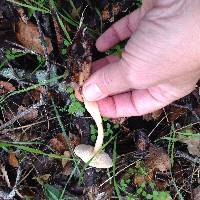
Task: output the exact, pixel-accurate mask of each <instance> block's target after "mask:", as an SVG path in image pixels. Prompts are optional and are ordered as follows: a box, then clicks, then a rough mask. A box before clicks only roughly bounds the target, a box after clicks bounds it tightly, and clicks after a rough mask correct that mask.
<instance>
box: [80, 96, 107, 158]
mask: <svg viewBox="0 0 200 200" xmlns="http://www.w3.org/2000/svg"><path fill="white" fill-rule="evenodd" d="M84 104H85V108H86V109H87V111H88V112H89V113H90V115H91V116H92V118H93V119H94V121H95V123H96V125H97V129H98V132H97V133H98V135H97V140H96V143H95V147H94V154H95V153H97V152H98V151H99V150H100V149H101V147H102V145H103V138H104V131H103V124H102V119H101V115H100V112H99V107H98V104H97V102H94V101H93V102H91V101H86V100H85V99H84Z"/></svg>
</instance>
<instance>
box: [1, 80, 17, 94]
mask: <svg viewBox="0 0 200 200" xmlns="http://www.w3.org/2000/svg"><path fill="white" fill-rule="evenodd" d="M14 90H16V88H15V87H14V86H13V85H12V84H11V83H9V82H6V81H0V94H5V93H8V92H12V91H14Z"/></svg>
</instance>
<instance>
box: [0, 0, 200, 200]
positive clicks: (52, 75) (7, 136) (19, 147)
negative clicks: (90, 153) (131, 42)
mask: <svg viewBox="0 0 200 200" xmlns="http://www.w3.org/2000/svg"><path fill="white" fill-rule="evenodd" d="M16 2H18V3H22V4H23V5H24V4H25V5H27V4H28V3H29V4H28V5H29V6H30V5H31V6H34V7H37V8H41V10H45V8H46V9H47V10H45V11H48V12H49V13H44V11H43V12H41V11H34V10H33V9H30V8H27V6H26V7H24V6H22V4H21V6H19V5H17V4H15V3H9V2H7V1H6V0H1V2H0V94H1V96H0V105H1V113H0V147H1V148H0V154H1V155H0V173H1V176H0V199H16V200H20V199H49V200H51V199H62V200H64V199H91V200H93V199H120V198H121V199H129V200H131V199H141V200H143V199H147V196H145V195H149V196H148V197H149V198H150V195H153V194H157V197H154V198H153V196H152V198H150V199H156V198H157V199H162V198H164V199H170V198H171V199H186V200H187V199H193V197H195V198H197V197H198V196H199V183H200V179H199V170H200V168H199V165H200V157H199V155H200V153H199V140H200V138H199V133H200V96H199V91H198V87H197V88H196V90H195V91H193V92H192V93H191V94H189V95H188V96H186V97H184V98H182V99H180V100H178V101H176V102H175V103H173V104H171V105H169V106H167V107H165V108H164V109H162V110H159V111H157V112H155V113H151V114H148V115H145V116H141V117H131V118H123V119H117V120H112V119H104V122H103V123H104V129H105V132H106V137H105V140H104V143H105V144H107V145H106V147H105V151H106V152H107V153H108V154H109V155H110V156H111V158H113V163H114V166H113V168H110V169H109V170H103V169H95V168H92V167H88V166H85V164H84V163H83V162H82V161H81V160H79V159H78V158H77V157H75V155H74V153H73V149H74V148H75V147H76V146H77V145H78V144H81V143H84V144H90V145H94V143H95V137H96V136H95V134H96V133H95V128H96V127H95V124H94V121H93V120H92V119H91V117H90V116H89V114H88V113H87V112H86V111H85V109H84V106H83V104H82V103H81V102H79V101H78V100H77V99H76V97H75V95H74V90H75V89H76V88H77V86H80V85H82V84H83V82H84V81H85V77H86V76H88V73H89V71H87V73H86V75H83V71H85V70H87V69H86V67H88V66H90V65H91V64H92V61H95V60H97V59H99V58H102V57H104V56H106V55H107V54H108V53H110V52H107V53H100V52H98V51H97V50H96V48H95V40H96V39H97V38H98V36H99V35H100V34H101V32H103V31H105V30H106V29H107V28H108V27H110V26H111V25H112V24H113V23H114V22H116V21H117V20H118V19H120V18H122V17H123V16H125V15H127V14H129V13H130V12H132V11H133V10H135V9H136V8H138V6H139V1H136V0H135V1H130V0H123V1H118V0H104V1H97V0H96V1H90V0H83V1H80V0H73V4H72V3H70V1H59V0H58V1H57V3H56V4H55V5H54V4H51V3H49V2H50V1H49V2H48V1H42V0H38V1H36V2H38V3H39V4H37V6H36V4H34V3H33V2H32V1H16ZM31 2H32V3H31ZM40 4H42V5H44V6H43V7H41V5H40ZM100 15H101V17H100ZM57 16H59V17H57ZM63 16H64V17H63ZM65 19H67V20H68V21H67V20H65ZM60 20H62V22H61V21H60ZM80 21H82V23H81V24H80ZM67 34H69V36H68V35H67ZM69 37H70V40H71V41H70V40H69ZM122 46H123V45H122ZM114 51H115V50H114V49H113V50H112V51H111V52H112V53H113V52H114ZM199 85H200V84H199ZM92 127H93V128H92ZM194 140H195V141H197V142H194ZM191 141H192V142H191ZM188 146H189V148H188ZM191 149H192V150H191ZM158 195H163V197H162V198H161V196H158ZM195 200H196V199H195Z"/></svg>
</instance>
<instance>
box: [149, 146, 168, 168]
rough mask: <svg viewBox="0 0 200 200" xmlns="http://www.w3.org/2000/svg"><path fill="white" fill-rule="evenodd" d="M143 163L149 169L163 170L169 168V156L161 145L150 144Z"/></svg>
mask: <svg viewBox="0 0 200 200" xmlns="http://www.w3.org/2000/svg"><path fill="white" fill-rule="evenodd" d="M145 164H146V166H147V168H148V170H149V171H156V170H159V171H161V172H165V171H168V170H170V167H171V165H170V158H169V155H168V154H167V152H165V150H164V149H163V148H161V147H156V146H155V145H152V144H151V145H150V147H149V155H148V156H147V158H146V159H145Z"/></svg>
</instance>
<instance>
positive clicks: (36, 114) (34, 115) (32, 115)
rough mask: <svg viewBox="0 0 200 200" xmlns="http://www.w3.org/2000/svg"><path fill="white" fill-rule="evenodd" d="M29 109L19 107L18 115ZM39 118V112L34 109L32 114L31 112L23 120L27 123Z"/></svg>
mask: <svg viewBox="0 0 200 200" xmlns="http://www.w3.org/2000/svg"><path fill="white" fill-rule="evenodd" d="M26 109H27V108H26V107H24V106H19V108H18V114H19V113H21V112H23V111H25V110H26ZM37 117H38V110H37V109H36V108H33V109H32V110H31V112H29V113H28V114H26V115H25V116H23V117H22V118H21V120H25V121H31V120H34V119H36V118H37Z"/></svg>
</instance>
